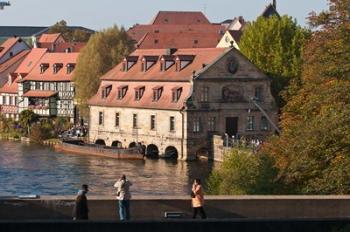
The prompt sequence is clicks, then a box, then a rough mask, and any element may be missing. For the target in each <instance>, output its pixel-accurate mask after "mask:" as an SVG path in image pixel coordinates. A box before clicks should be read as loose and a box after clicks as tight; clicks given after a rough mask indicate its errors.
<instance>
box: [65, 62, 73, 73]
mask: <svg viewBox="0 0 350 232" xmlns="http://www.w3.org/2000/svg"><path fill="white" fill-rule="evenodd" d="M66 66H67V74H71V73H72V72H73V70H74V68H75V64H73V63H69V64H67V65H66Z"/></svg>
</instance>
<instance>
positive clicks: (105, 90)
mask: <svg viewBox="0 0 350 232" xmlns="http://www.w3.org/2000/svg"><path fill="white" fill-rule="evenodd" d="M111 91H112V85H106V86H103V87H102V96H101V97H102V98H103V99H104V98H107V97H108V95H109V94H110V93H111Z"/></svg>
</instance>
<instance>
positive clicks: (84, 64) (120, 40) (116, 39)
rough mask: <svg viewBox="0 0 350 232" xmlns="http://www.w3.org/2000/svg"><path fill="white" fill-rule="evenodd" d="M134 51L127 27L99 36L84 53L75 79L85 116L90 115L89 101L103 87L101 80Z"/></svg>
mask: <svg viewBox="0 0 350 232" xmlns="http://www.w3.org/2000/svg"><path fill="white" fill-rule="evenodd" d="M133 48H134V44H133V42H132V40H131V39H130V38H129V37H128V35H127V33H126V31H125V30H124V28H121V29H119V28H118V27H117V26H114V27H112V28H109V29H106V30H103V31H101V32H97V33H95V34H94V35H93V36H92V37H91V38H90V40H89V42H88V43H87V45H86V47H85V48H84V49H83V50H82V51H81V53H80V55H79V57H78V62H77V66H76V69H75V71H74V74H73V80H74V83H75V86H76V99H77V101H78V103H79V109H80V112H81V114H82V115H83V116H87V113H88V112H87V100H88V99H90V98H91V97H92V96H93V95H94V94H95V93H96V92H97V89H98V87H99V85H100V77H101V76H102V75H103V74H105V73H106V72H107V71H109V70H110V69H111V68H113V67H114V66H115V65H116V64H117V63H119V62H120V61H121V60H122V58H123V57H124V56H126V55H127V54H129V53H130V52H131V51H132V50H133Z"/></svg>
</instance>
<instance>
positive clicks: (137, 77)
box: [101, 48, 226, 82]
mask: <svg viewBox="0 0 350 232" xmlns="http://www.w3.org/2000/svg"><path fill="white" fill-rule="evenodd" d="M167 51H168V50H166V49H137V50H136V51H135V52H133V53H132V54H131V55H132V56H138V61H137V63H136V64H135V65H134V66H133V67H132V68H130V69H129V70H128V71H127V72H124V71H122V66H123V63H120V64H118V65H117V66H116V67H114V68H113V69H112V70H111V71H109V72H108V73H106V74H105V75H103V76H102V77H101V79H102V80H111V81H113V80H114V81H145V80H147V81H180V82H181V81H190V80H191V79H192V75H193V71H199V70H201V69H203V65H208V64H211V63H212V62H213V61H214V60H215V59H217V58H218V57H220V56H221V55H222V54H223V53H224V52H225V51H226V48H197V49H178V50H177V51H176V52H175V53H173V54H172V55H173V56H174V57H175V58H176V57H179V56H186V57H189V56H191V57H193V60H192V62H190V63H189V64H188V65H187V66H186V67H185V68H183V69H182V70H181V71H176V68H175V66H176V65H172V66H171V67H170V68H168V69H167V70H166V71H160V59H161V57H162V56H163V55H167ZM143 56H158V57H159V59H158V62H156V64H155V65H153V66H152V67H151V68H149V70H147V71H146V72H144V71H142V70H141V63H142V57H143Z"/></svg>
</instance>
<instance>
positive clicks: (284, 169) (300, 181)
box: [261, 0, 350, 194]
mask: <svg viewBox="0 0 350 232" xmlns="http://www.w3.org/2000/svg"><path fill="white" fill-rule="evenodd" d="M329 4H330V8H329V10H327V11H324V12H321V13H320V14H315V13H313V14H311V17H310V24H311V25H312V26H314V29H315V31H314V32H313V34H312V36H311V38H310V40H309V41H308V42H307V43H306V46H305V52H304V55H303V61H304V63H303V69H302V70H303V71H302V75H301V81H300V83H301V89H300V90H299V91H298V92H297V94H296V95H295V96H293V97H291V99H290V101H289V102H288V103H287V104H286V106H285V107H284V108H283V114H282V117H281V126H282V134H281V135H280V137H274V138H271V139H270V141H269V142H267V143H265V145H264V147H263V149H262V150H261V152H262V153H263V154H265V155H268V156H270V157H273V158H274V159H275V164H276V166H275V167H276V168H277V169H278V177H277V178H276V181H279V182H283V183H284V184H285V186H287V187H286V188H285V189H283V190H282V191H281V192H282V193H283V192H284V193H302V194H349V193H350V173H349V170H350V118H349V115H350V75H349V74H350V62H349V57H350V21H349V18H350V12H349V7H348V6H349V5H350V0H329Z"/></svg>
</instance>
